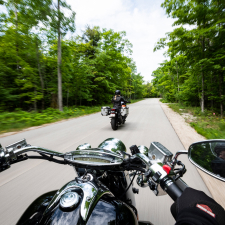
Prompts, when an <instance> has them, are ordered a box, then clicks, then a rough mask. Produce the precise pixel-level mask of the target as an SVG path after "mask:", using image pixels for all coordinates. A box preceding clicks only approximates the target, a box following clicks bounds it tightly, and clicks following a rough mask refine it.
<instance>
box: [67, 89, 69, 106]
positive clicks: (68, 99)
mask: <svg viewBox="0 0 225 225" xmlns="http://www.w3.org/2000/svg"><path fill="white" fill-rule="evenodd" d="M68 101H69V88H68V89H67V107H68Z"/></svg>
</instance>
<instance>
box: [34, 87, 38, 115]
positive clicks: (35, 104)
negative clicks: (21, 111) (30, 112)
mask: <svg viewBox="0 0 225 225" xmlns="http://www.w3.org/2000/svg"><path fill="white" fill-rule="evenodd" d="M34 96H35V98H34V111H35V112H37V101H36V96H37V90H36V87H35V88H34Z"/></svg>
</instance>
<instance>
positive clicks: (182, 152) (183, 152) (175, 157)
mask: <svg viewBox="0 0 225 225" xmlns="http://www.w3.org/2000/svg"><path fill="white" fill-rule="evenodd" d="M182 154H188V151H187V150H180V151H178V152H176V154H175V156H174V157H173V160H172V163H171V166H174V164H175V162H176V161H177V158H178V156H179V155H182Z"/></svg>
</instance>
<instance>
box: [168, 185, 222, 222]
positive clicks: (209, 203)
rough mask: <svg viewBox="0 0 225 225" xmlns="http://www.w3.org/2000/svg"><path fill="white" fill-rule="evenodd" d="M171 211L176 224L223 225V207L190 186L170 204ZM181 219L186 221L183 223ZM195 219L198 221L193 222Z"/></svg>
mask: <svg viewBox="0 0 225 225" xmlns="http://www.w3.org/2000/svg"><path fill="white" fill-rule="evenodd" d="M171 213H172V215H173V217H174V219H175V220H176V221H177V224H219V225H225V211H224V209H223V207H222V206H220V205H219V204H218V203H217V202H216V201H214V200H213V199H212V198H210V197H209V196H207V195H206V194H205V193H204V192H202V191H197V190H195V189H192V188H186V189H185V190H184V192H183V194H182V195H181V196H180V197H179V198H178V199H177V200H176V201H175V202H174V203H173V204H172V206H171ZM189 218H190V219H189ZM181 220H182V221H186V222H185V223H183V222H181ZM187 220H188V221H190V222H188V221H187ZM205 220H207V223H206V222H204V221H205ZM179 221H180V222H179ZM195 221H198V223H195Z"/></svg>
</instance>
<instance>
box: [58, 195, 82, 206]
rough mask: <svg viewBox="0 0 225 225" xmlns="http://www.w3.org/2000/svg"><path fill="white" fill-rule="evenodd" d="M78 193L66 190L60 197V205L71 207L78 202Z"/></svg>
mask: <svg viewBox="0 0 225 225" xmlns="http://www.w3.org/2000/svg"><path fill="white" fill-rule="evenodd" d="M79 201H80V199H79V195H78V194H77V193H76V192H67V193H65V194H64V195H63V196H62V198H61V199H60V203H59V204H60V206H61V207H62V208H72V207H74V206H76V205H77V204H78V203H79Z"/></svg>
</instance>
